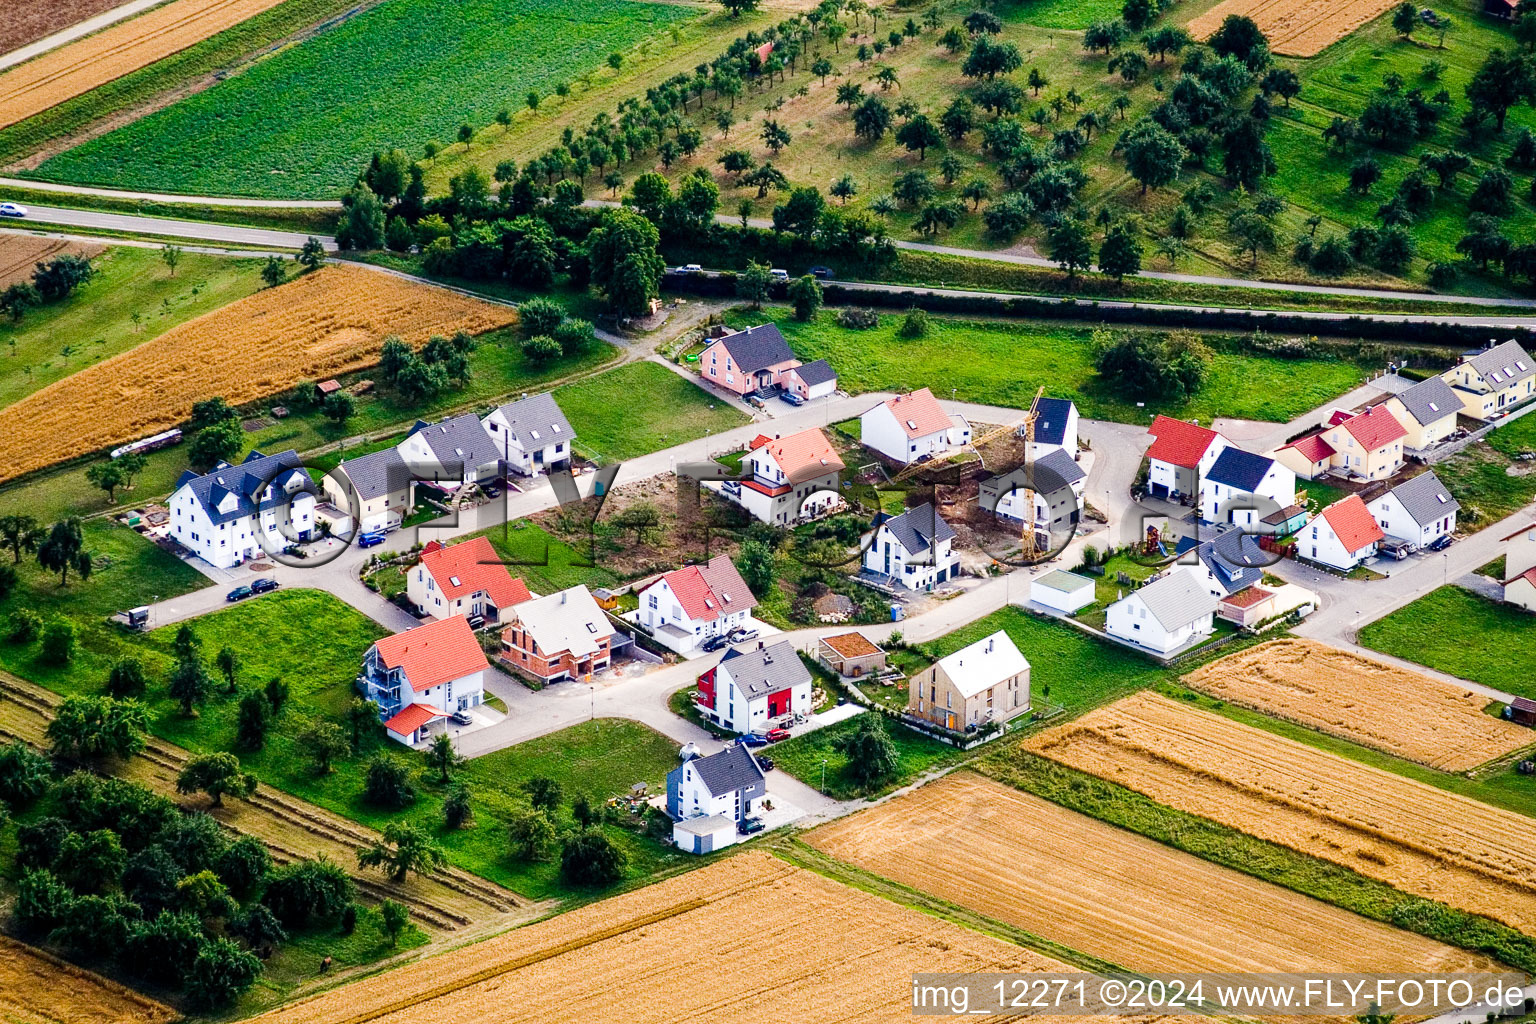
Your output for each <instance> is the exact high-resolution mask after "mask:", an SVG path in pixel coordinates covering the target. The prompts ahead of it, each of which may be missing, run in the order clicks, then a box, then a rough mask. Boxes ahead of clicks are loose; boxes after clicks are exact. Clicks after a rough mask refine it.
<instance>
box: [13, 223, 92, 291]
mask: <svg viewBox="0 0 1536 1024" xmlns="http://www.w3.org/2000/svg"><path fill="white" fill-rule="evenodd" d="M105 248H106V246H104V245H93V244H91V243H89V242H66V241H64V240H62V239H58V238H39V237H37V236H35V235H0V288H7V287H9V286H11V285H13V284H15V283H16V282H17V281H29V280H31V278H32V271H33V269H34V268H35V267H36V266H37V264H38V262H39V261H42V260H47V259H51V258H53V257H54V256H59V255H62V254H63V253H75V254H76V255H80V256H86V257H90V256H95V255H96V254H98V253H100V252H101V251H102V250H103V249H105Z"/></svg>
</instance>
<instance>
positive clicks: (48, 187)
mask: <svg viewBox="0 0 1536 1024" xmlns="http://www.w3.org/2000/svg"><path fill="white" fill-rule="evenodd" d="M154 2H156V3H160V2H163V0H154ZM6 186H10V187H11V188H29V189H36V190H38V191H40V192H57V193H59V194H60V195H65V196H70V195H74V196H105V197H106V198H108V199H147V200H149V201H151V202H156V203H186V204H188V205H191V206H239V207H245V208H246V209H251V208H254V207H261V208H263V209H276V210H339V209H341V202H340V201H339V200H336V199H246V198H243V197H241V196H189V195H178V194H176V193H174V192H129V191H124V190H123V189H117V188H95V187H94V186H91V185H61V184H59V183H57V182H52V181H33V180H32V179H31V178H6V177H0V199H3V198H5V196H4V195H3V192H4V189H5V188H6Z"/></svg>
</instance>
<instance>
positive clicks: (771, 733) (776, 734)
mask: <svg viewBox="0 0 1536 1024" xmlns="http://www.w3.org/2000/svg"><path fill="white" fill-rule="evenodd" d="M764 738H765V739H767V741H768V742H769V743H781V742H783V741H784V740H787V739H789V730H788V729H769V730H768V735H767V736H766V737H764Z"/></svg>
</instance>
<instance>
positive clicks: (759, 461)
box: [720, 427, 844, 526]
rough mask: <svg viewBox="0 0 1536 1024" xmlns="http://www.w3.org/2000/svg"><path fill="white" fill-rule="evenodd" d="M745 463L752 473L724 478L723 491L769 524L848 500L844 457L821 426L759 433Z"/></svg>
mask: <svg viewBox="0 0 1536 1024" xmlns="http://www.w3.org/2000/svg"><path fill="white" fill-rule="evenodd" d="M742 468H743V469H744V470H746V471H747V472H748V473H750V474H751V477H750V478H749V479H746V480H726V481H724V482H722V483H721V485H720V489H721V493H722V494H723V495H725V497H727V498H729V499H731V500H733V501H735V502H737V503H738V504H740V505H741V507H742V508H744V509H746V510H747V511H748V512H750V513H752V515H753V516H755V517H756V518H758V519H761V520H762V521H763V522H765V523H772V524H773V525H775V526H789V525H792V524H794V523H799V522H803V521H804V520H807V519H815V518H817V517H818V516H821V515H824V514H826V513H828V512H830V511H832V510H833V509H834V508H836V507H837V506H839V505H841V504H842V503H843V499H842V497H841V494H840V492H839V490H838V485H839V482H840V481H841V479H842V478H841V476H840V474H841V473H842V471H843V469H844V466H843V460H842V459H841V458H839V457H838V454H837V452H836V451H834V450H833V448H832V443H831V442H830V441H828V440H827V435H826V434H823V433H822V432H821V430H820V428H818V427H811V428H809V429H807V430H802V431H800V432H799V433H797V434H790V435H789V436H788V437H768V436H766V435H759V436H758V437H757V438H756V439H755V440H754V441H753V442H752V450H751V451H750V452H748V453H747V456H746V458H744V459H743V460H742Z"/></svg>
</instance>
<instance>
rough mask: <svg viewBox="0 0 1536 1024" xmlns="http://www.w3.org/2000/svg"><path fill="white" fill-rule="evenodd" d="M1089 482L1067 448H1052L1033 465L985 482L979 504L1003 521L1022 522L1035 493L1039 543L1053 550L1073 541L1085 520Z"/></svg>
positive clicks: (980, 491)
mask: <svg viewBox="0 0 1536 1024" xmlns="http://www.w3.org/2000/svg"><path fill="white" fill-rule="evenodd" d="M1087 479H1088V474H1087V473H1085V472H1083V467H1082V466H1080V465H1078V463H1077V461H1076V460H1075V459H1073V458H1072V456H1070V455H1068V454H1067V450H1066V449H1065V448H1050V449H1048V450H1047V451H1046V453H1045V454H1044V455H1042V456H1039V457H1037V458H1036V459H1035V460H1034V462H1033V464H1032V465H1026V466H1019V467H1017V468H1015V469H1013V470H1011V471H1009V472H1007V473H999V474H998V475H997V476H993V477H988V478H987V479H985V480H983V481H981V484H980V487H979V488H978V490H977V492H976V502H977V504H978V505H980V506H981V508H983V509H984V510H986V511H988V512H991V513H992V514H993V515H995V516H997V517H998V518H1000V519H1006V520H1008V521H1009V522H1010V523H1022V522H1023V521H1024V515H1025V513H1024V508H1025V498H1026V495H1027V493H1028V492H1029V491H1033V492H1034V495H1035V498H1034V504H1035V512H1034V521H1035V532H1036V534H1037V535H1038V536H1037V538H1036V543H1037V545H1039V546H1040V547H1041V548H1043V549H1045V550H1050V549H1051V548H1053V547H1055V546H1056V545H1057V544H1059V543H1061V542H1063V541H1065V540H1066V539H1068V538H1070V537H1071V535H1072V532H1073V531H1074V530H1076V529H1077V524H1078V523H1079V522H1080V521H1081V520H1082V514H1083V488H1084V485H1085V484H1086V482H1087Z"/></svg>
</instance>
